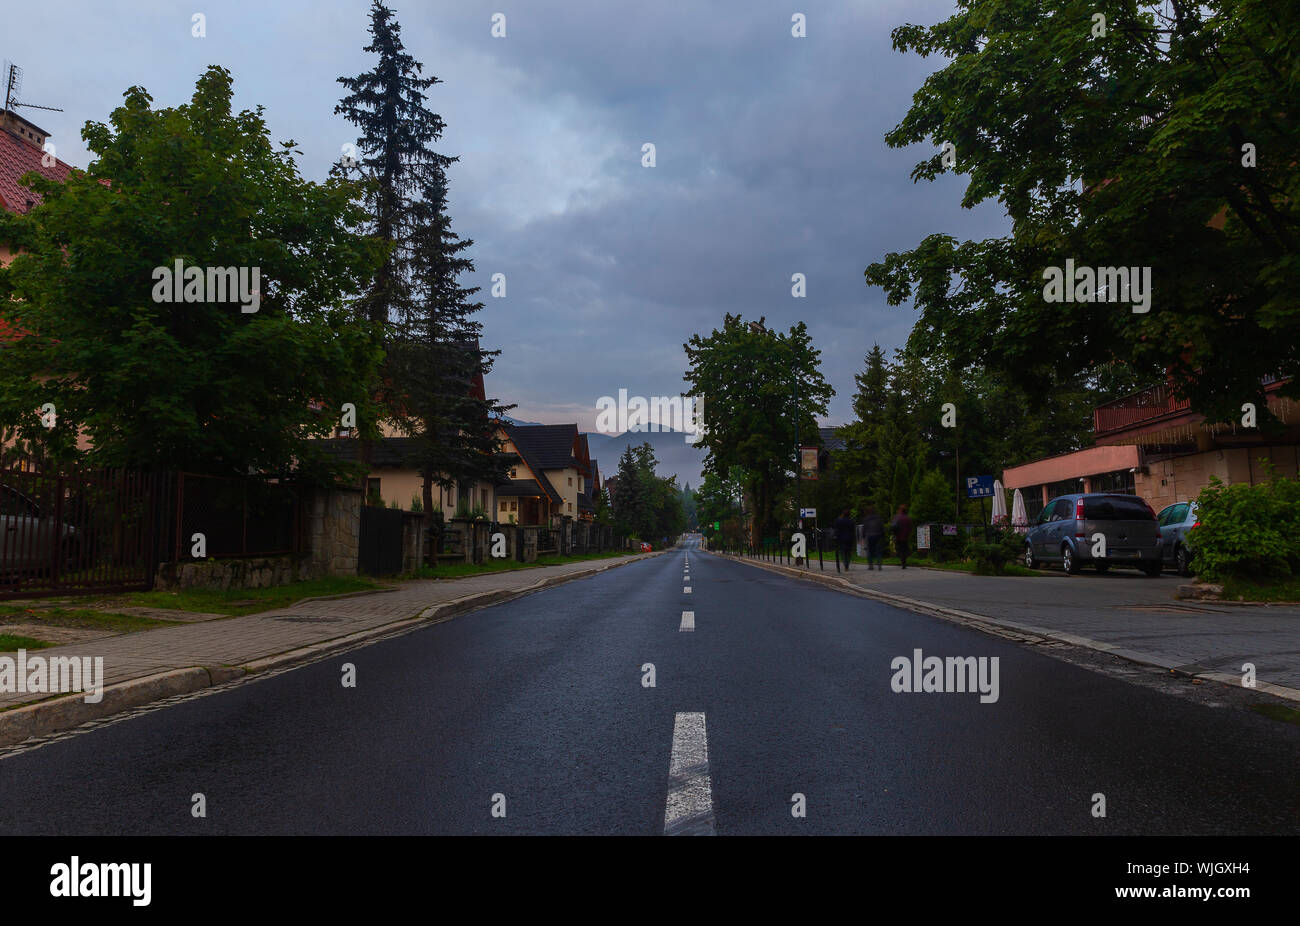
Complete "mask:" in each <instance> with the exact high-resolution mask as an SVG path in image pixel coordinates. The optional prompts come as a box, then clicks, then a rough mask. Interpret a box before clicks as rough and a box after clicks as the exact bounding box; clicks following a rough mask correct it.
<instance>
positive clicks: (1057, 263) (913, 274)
mask: <svg viewBox="0 0 1300 926" xmlns="http://www.w3.org/2000/svg"><path fill="white" fill-rule="evenodd" d="M1046 6H1047V5H1045V4H1042V3H1038V2H1020V3H1011V4H1008V3H1005V2H1002V0H970V2H964V3H961V4H959V6H958V9H957V12H956V13H955V14H954V15H953V16H951V17H950V18H949V19H947V20H946V21H944V22H941V23H938V24H937V25H934V26H931V27H925V26H917V25H906V26H902V27H899V28H897V29H895V30H894V32H893V41H894V47H895V48H896V49H898V50H900V51H915V52H917V53H918V54H920V55H922V56H928V55H931V54H937V55H940V56H942V57H943V59H944V61H945V62H946V63H945V64H944V66H943V67H942V68H941V69H940V70H938V71H936V72H935V73H933V74H932V75H930V77H929V78H927V79H926V81H925V83H924V84H923V86H922V87H921V88H920V89H919V90H918V91H917V92H916V94H915V95H914V97H913V103H912V107H911V109H910V110H909V112H908V113H907V115H906V116H905V118H904V119H903V121H902V122H901V123H900V124H899V125H898V126H897V127H896V128H895V129H894V130H893V131H891V132H890V133H889V134H888V135H887V136H886V140H887V141H888V143H889V144H890V145H891V146H894V147H902V146H906V145H910V144H914V143H918V142H922V141H925V140H927V139H928V140H929V141H930V142H931V143H933V144H934V145H935V146H936V150H935V153H934V155H933V156H932V157H930V158H928V159H926V160H925V161H923V162H921V163H920V164H918V165H917V166H916V168H915V169H914V170H913V172H912V177H913V179H915V180H919V179H933V178H934V177H936V176H938V175H939V174H940V173H942V172H944V171H946V170H954V171H956V172H958V173H961V174H965V175H966V176H967V177H968V183H967V186H966V192H965V195H964V197H963V200H962V205H963V206H965V207H968V208H969V207H972V206H974V205H976V204H977V203H981V202H984V201H986V200H988V199H996V200H997V201H998V202H999V204H1000V206H1001V207H1002V208H1004V209H1005V210H1006V212H1007V214H1008V216H1009V217H1010V219H1011V226H1012V227H1011V232H1010V234H1009V235H1007V236H1006V237H1002V238H995V239H989V240H984V241H964V242H960V243H959V242H958V241H957V240H956V239H954V238H952V237H950V236H948V235H943V234H934V235H930V236H929V237H927V238H925V239H924V240H923V241H922V242H921V243H920V244H919V245H918V246H917V247H916V248H914V249H913V250H911V251H908V252H904V253H892V254H889V255H887V256H886V257H885V258H884V259H883V260H881V261H879V262H877V263H873V264H872V265H871V266H870V267H869V268H868V269H867V271H866V278H867V281H868V283H870V284H872V285H877V286H881V287H883V288H884V290H885V293H886V296H887V298H888V301H889V302H890V304H894V305H897V304H900V303H903V302H907V301H913V302H914V303H915V306H916V307H917V308H918V309H919V310H920V318H919V319H918V321H917V323H916V326H915V328H914V329H913V332H912V335H911V341H910V343H911V344H912V346H913V347H914V348H915V349H916V350H917V351H918V352H919V353H921V354H925V355H930V356H935V357H942V358H944V359H945V360H946V361H949V362H950V363H951V364H952V365H953V367H954V368H956V369H966V368H969V367H973V366H976V365H987V366H988V367H989V368H990V369H994V370H996V371H997V372H999V373H1000V374H1003V375H1005V376H1006V378H1007V379H1008V380H1009V381H1011V382H1014V383H1016V384H1017V385H1019V386H1021V387H1023V388H1025V389H1026V391H1027V392H1028V394H1030V395H1033V396H1038V395H1042V394H1044V393H1045V392H1047V391H1049V390H1050V389H1052V388H1053V387H1054V386H1055V385H1056V384H1057V383H1059V382H1060V381H1061V380H1062V379H1065V380H1067V381H1068V380H1069V379H1070V378H1071V376H1073V375H1084V376H1093V375H1096V374H1097V373H1098V371H1100V370H1104V369H1105V367H1106V365H1107V364H1110V363H1113V362H1119V363H1120V364H1122V365H1124V366H1125V367H1126V368H1127V369H1128V370H1129V371H1131V372H1133V373H1136V374H1137V375H1139V376H1140V377H1142V378H1145V379H1147V380H1149V381H1160V380H1163V378H1164V377H1165V375H1166V371H1168V373H1169V375H1171V376H1172V377H1173V379H1174V381H1175V383H1176V386H1177V388H1178V390H1179V391H1180V392H1181V393H1182V394H1185V395H1187V396H1188V397H1190V398H1191V399H1192V401H1193V405H1194V407H1195V408H1197V410H1199V411H1201V412H1203V413H1205V414H1206V415H1207V416H1208V417H1210V418H1211V420H1231V419H1235V417H1236V416H1237V415H1239V414H1240V406H1241V404H1242V403H1243V402H1247V401H1252V402H1254V403H1255V404H1256V407H1257V408H1260V409H1261V410H1262V409H1264V408H1265V402H1264V400H1263V395H1262V385H1261V379H1262V378H1264V377H1267V376H1270V375H1273V374H1282V375H1290V376H1294V375H1295V374H1296V373H1297V372H1300V303H1297V302H1296V300H1295V293H1296V292H1297V290H1300V164H1297V159H1296V158H1295V156H1294V151H1295V150H1296V147H1297V143H1298V142H1300V134H1298V133H1297V128H1296V121H1295V100H1296V82H1295V77H1294V75H1295V74H1296V73H1297V67H1296V65H1297V59H1298V58H1300V44H1297V43H1296V42H1295V41H1294V40H1293V39H1294V36H1295V35H1297V34H1300V7H1297V6H1296V5H1295V4H1277V3H1274V2H1271V0H1207V2H1199V0H1198V2H1193V0H1138V2H1134V3H1128V4H1123V5H1119V6H1114V5H1112V6H1111V7H1110V8H1108V9H1105V10H1103V9H1102V8H1099V7H1098V6H1097V4H1096V3H1094V2H1092V0H1062V2H1058V3H1053V4H1050V7H1051V9H1050V11H1049V10H1048V9H1046ZM1099 11H1100V12H1103V13H1104V14H1105V17H1106V23H1105V31H1104V35H1102V34H1099V33H1098V30H1097V28H1096V26H1097V23H1096V21H1095V20H1094V14H1095V13H1097V12H1099ZM944 143H950V144H951V145H952V146H953V148H952V149H949V150H948V152H947V153H949V154H951V153H953V152H955V159H954V158H949V157H945V151H944V150H943V149H942V148H940V146H941V145H943V144H944ZM1070 258H1072V259H1073V260H1074V262H1075V265H1076V266H1086V267H1132V268H1150V270H1151V277H1150V279H1151V290H1150V292H1149V293H1148V294H1147V295H1148V296H1150V297H1151V298H1150V303H1149V306H1148V311H1145V312H1143V311H1141V308H1142V306H1141V305H1137V306H1134V305H1133V303H1135V302H1138V303H1140V302H1141V301H1142V300H1140V299H1138V298H1137V297H1138V293H1136V292H1130V294H1129V295H1130V296H1131V297H1132V298H1130V299H1127V300H1124V301H1121V302H1119V303H1115V302H1102V301H1083V302H1077V301H1076V302H1074V303H1072V304H1066V305H1062V304H1057V303H1055V302H1049V301H1047V300H1046V298H1045V271H1046V270H1047V268H1053V267H1056V268H1063V267H1064V265H1065V261H1066V260H1067V259H1070ZM1100 285H1101V283H1098V284H1097V286H1100ZM1081 292H1082V295H1085V296H1086V295H1087V292H1086V290H1082V291H1081ZM1111 295H1113V294H1111ZM1123 296H1124V294H1123V293H1120V297H1121V299H1123ZM1134 307H1136V308H1138V309H1139V311H1137V312H1134V311H1133V310H1132V309H1133V308H1134ZM1287 389H1288V392H1289V393H1290V394H1291V395H1297V394H1300V379H1293V380H1292V382H1291V383H1290V384H1289V385H1288V387H1287Z"/></svg>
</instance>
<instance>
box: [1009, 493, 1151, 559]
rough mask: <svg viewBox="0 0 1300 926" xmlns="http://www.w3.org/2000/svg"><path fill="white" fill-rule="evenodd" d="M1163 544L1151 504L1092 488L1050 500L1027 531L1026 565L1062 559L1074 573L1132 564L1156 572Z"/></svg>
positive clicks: (1131, 496)
mask: <svg viewBox="0 0 1300 926" xmlns="http://www.w3.org/2000/svg"><path fill="white" fill-rule="evenodd" d="M1163 548H1164V544H1163V541H1162V538H1161V536H1160V529H1159V527H1158V526H1157V524H1156V515H1155V512H1154V511H1152V510H1151V506H1150V505H1148V504H1147V503H1146V502H1145V501H1143V500H1142V499H1141V498H1139V497H1138V496H1136V495H1120V494H1111V493H1101V492H1091V493H1086V494H1077V495H1062V496H1060V497H1058V498H1054V499H1052V500H1051V501H1050V502H1048V503H1047V504H1046V505H1045V506H1044V507H1043V510H1042V512H1041V513H1040V514H1039V515H1038V520H1037V521H1035V522H1034V524H1033V525H1032V526H1031V527H1030V528H1029V530H1028V532H1026V534H1025V565H1026V566H1028V567H1029V568H1030V569H1034V568H1036V567H1038V566H1042V565H1046V564H1048V563H1060V564H1061V568H1062V569H1064V570H1065V571H1066V572H1068V573H1071V574H1073V573H1076V572H1078V571H1079V569H1080V568H1081V567H1082V566H1083V565H1084V564H1085V563H1091V564H1092V565H1093V567H1094V568H1095V569H1096V570H1097V571H1098V572H1105V571H1106V570H1107V569H1109V568H1110V567H1111V566H1132V567H1134V568H1135V569H1140V570H1142V571H1143V572H1145V573H1146V574H1147V575H1149V576H1158V575H1160V572H1161V569H1162V567H1163V564H1164V549H1163Z"/></svg>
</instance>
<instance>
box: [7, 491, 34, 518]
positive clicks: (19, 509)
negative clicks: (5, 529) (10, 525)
mask: <svg viewBox="0 0 1300 926" xmlns="http://www.w3.org/2000/svg"><path fill="white" fill-rule="evenodd" d="M4 514H7V515H16V516H18V517H20V518H30V517H33V516H34V515H35V514H36V512H35V508H34V506H33V505H32V503H31V502H29V501H28V500H27V499H25V498H24V497H23V496H21V495H19V494H18V493H17V492H15V491H14V490H13V489H10V488H8V487H6V486H0V515H4Z"/></svg>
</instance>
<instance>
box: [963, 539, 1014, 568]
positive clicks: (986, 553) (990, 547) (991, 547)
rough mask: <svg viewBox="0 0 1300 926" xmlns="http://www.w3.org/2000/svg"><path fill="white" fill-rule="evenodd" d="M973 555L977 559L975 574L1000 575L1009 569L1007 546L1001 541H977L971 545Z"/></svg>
mask: <svg viewBox="0 0 1300 926" xmlns="http://www.w3.org/2000/svg"><path fill="white" fill-rule="evenodd" d="M971 557H972V558H973V559H974V560H975V575H977V576H1000V575H1005V574H1006V571H1007V562H1008V560H1010V558H1011V557H1009V556H1007V548H1006V547H1005V546H1003V545H1002V544H1001V543H975V544H972V545H971Z"/></svg>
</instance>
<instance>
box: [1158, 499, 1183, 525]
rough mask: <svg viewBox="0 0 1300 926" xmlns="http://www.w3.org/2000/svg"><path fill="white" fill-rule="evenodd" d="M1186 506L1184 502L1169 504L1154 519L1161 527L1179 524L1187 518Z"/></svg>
mask: <svg viewBox="0 0 1300 926" xmlns="http://www.w3.org/2000/svg"><path fill="white" fill-rule="evenodd" d="M1187 507H1188V506H1187V503H1186V502H1183V503H1181V504H1176V505H1170V506H1169V507H1167V508H1165V509H1164V510H1163V511H1161V512H1160V516H1159V517H1158V518H1156V520H1157V521H1158V522H1159V524H1160V526H1161V527H1165V526H1167V525H1169V524H1181V523H1182V522H1183V521H1185V520H1187Z"/></svg>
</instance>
